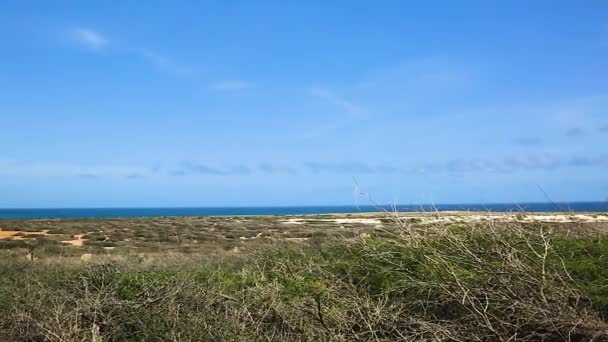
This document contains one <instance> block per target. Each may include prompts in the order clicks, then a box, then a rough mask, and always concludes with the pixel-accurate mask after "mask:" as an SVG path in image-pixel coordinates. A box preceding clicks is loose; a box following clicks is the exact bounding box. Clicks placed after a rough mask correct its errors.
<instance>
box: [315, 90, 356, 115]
mask: <svg viewBox="0 0 608 342" xmlns="http://www.w3.org/2000/svg"><path fill="white" fill-rule="evenodd" d="M310 94H311V95H313V96H315V97H318V98H320V99H323V100H325V101H327V102H329V103H331V104H332V105H335V106H337V107H340V108H341V109H342V110H344V112H346V113H347V114H348V115H349V116H350V117H351V118H353V119H361V118H364V117H365V116H366V114H367V113H366V110H365V109H364V108H363V107H361V106H359V105H356V104H355V103H353V102H351V101H348V100H346V99H344V98H342V97H340V96H338V95H336V94H335V93H334V92H333V91H331V90H329V89H326V88H319V87H313V88H311V89H310Z"/></svg>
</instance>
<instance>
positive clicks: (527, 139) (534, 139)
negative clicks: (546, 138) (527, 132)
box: [515, 137, 543, 147]
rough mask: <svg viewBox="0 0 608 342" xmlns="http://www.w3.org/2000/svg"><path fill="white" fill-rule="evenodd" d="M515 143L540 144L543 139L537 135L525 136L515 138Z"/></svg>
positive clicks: (530, 145)
mask: <svg viewBox="0 0 608 342" xmlns="http://www.w3.org/2000/svg"><path fill="white" fill-rule="evenodd" d="M515 143H516V144H518V145H521V146H524V147H532V146H539V145H541V144H542V143H543V140H542V139H541V138H539V137H525V138H520V139H517V140H516V141H515Z"/></svg>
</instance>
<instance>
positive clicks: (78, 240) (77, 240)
mask: <svg viewBox="0 0 608 342" xmlns="http://www.w3.org/2000/svg"><path fill="white" fill-rule="evenodd" d="M83 237H84V234H76V235H74V239H73V240H67V241H61V242H63V243H65V244H68V245H72V246H76V247H80V246H82V245H83V244H84V241H85V239H84V238H83Z"/></svg>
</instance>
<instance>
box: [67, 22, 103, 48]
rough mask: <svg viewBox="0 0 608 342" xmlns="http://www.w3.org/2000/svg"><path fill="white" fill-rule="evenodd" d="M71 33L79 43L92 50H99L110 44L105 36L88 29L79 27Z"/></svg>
mask: <svg viewBox="0 0 608 342" xmlns="http://www.w3.org/2000/svg"><path fill="white" fill-rule="evenodd" d="M71 33H72V36H73V37H74V38H75V39H76V40H77V41H78V42H80V43H81V44H84V45H86V46H87V47H89V48H91V49H96V50H98V49H101V48H103V47H104V46H106V45H107V44H108V39H107V38H106V37H105V36H104V35H102V34H101V33H99V32H97V31H94V30H91V29H88V28H82V27H78V28H75V29H73V30H72V32H71Z"/></svg>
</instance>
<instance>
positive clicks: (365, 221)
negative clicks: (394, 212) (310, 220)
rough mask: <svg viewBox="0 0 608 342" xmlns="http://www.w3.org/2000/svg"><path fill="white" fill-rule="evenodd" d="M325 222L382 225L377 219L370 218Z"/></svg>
mask: <svg viewBox="0 0 608 342" xmlns="http://www.w3.org/2000/svg"><path fill="white" fill-rule="evenodd" d="M327 221H334V222H336V223H338V224H344V223H361V224H373V225H379V224H382V221H380V220H378V219H371V218H340V219H334V220H327Z"/></svg>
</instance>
